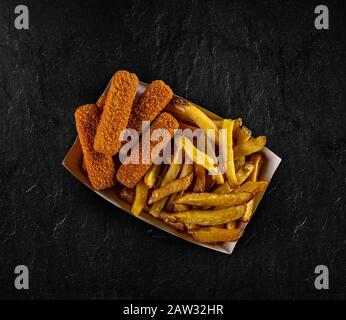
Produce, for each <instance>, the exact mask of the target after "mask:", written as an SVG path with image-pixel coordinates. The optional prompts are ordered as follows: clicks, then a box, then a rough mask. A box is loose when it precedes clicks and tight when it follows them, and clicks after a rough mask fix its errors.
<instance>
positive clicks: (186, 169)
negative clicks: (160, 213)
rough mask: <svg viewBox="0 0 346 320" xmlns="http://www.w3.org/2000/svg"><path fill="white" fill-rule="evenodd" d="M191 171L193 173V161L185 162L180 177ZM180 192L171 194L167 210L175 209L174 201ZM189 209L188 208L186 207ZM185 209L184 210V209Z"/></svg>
mask: <svg viewBox="0 0 346 320" xmlns="http://www.w3.org/2000/svg"><path fill="white" fill-rule="evenodd" d="M190 173H193V164H191V163H184V164H183V166H182V168H181V171H180V173H179V178H184V177H186V176H187V175H189V174H190ZM177 195H178V193H173V194H171V195H170V196H169V198H168V200H167V203H166V210H167V211H171V212H172V211H174V204H173V201H174V200H175V198H176V197H177ZM186 210H188V209H186ZM182 211H184V210H182Z"/></svg>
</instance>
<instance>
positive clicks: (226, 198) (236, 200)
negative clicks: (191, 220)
mask: <svg viewBox="0 0 346 320" xmlns="http://www.w3.org/2000/svg"><path fill="white" fill-rule="evenodd" d="M252 198H253V194H251V193H248V192H237V193H229V194H217V193H185V194H184V195H182V196H181V197H180V198H177V199H175V201H174V203H183V204H188V205H191V206H218V207H230V206H237V205H240V204H244V203H246V202H248V201H249V200H250V199H252Z"/></svg>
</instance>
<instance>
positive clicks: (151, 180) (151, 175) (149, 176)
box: [144, 164, 161, 189]
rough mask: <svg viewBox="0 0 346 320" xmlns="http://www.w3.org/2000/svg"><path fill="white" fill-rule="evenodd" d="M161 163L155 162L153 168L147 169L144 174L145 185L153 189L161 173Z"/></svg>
mask: <svg viewBox="0 0 346 320" xmlns="http://www.w3.org/2000/svg"><path fill="white" fill-rule="evenodd" d="M160 170H161V165H160V164H153V165H152V166H151V168H150V169H149V170H148V171H147V173H146V174H145V176H144V183H145V185H146V186H147V187H148V188H149V189H151V188H152V187H153V186H154V185H155V182H156V180H157V178H158V176H159V174H160Z"/></svg>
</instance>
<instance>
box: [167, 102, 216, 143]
mask: <svg viewBox="0 0 346 320" xmlns="http://www.w3.org/2000/svg"><path fill="white" fill-rule="evenodd" d="M166 111H167V112H169V113H171V114H172V115H173V116H174V117H175V118H177V119H179V120H181V121H190V122H192V123H194V124H196V125H197V126H198V127H199V128H201V129H203V130H205V132H207V130H208V129H210V130H214V134H215V142H216V143H217V144H218V143H219V135H218V128H217V125H216V124H215V123H214V121H213V120H211V119H210V118H209V117H208V116H207V115H206V114H205V113H204V112H203V111H202V110H200V109H199V108H197V107H196V106H195V105H193V104H192V103H191V102H189V101H186V100H183V99H181V98H173V99H172V101H171V102H170V103H169V104H168V106H167V108H166Z"/></svg>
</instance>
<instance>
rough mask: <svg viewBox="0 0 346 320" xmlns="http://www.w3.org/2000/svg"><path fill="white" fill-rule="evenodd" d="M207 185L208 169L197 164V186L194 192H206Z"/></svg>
mask: <svg viewBox="0 0 346 320" xmlns="http://www.w3.org/2000/svg"><path fill="white" fill-rule="evenodd" d="M205 186H206V171H205V169H204V168H203V167H202V166H200V165H199V164H195V186H194V189H193V191H194V192H204V191H205Z"/></svg>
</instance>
